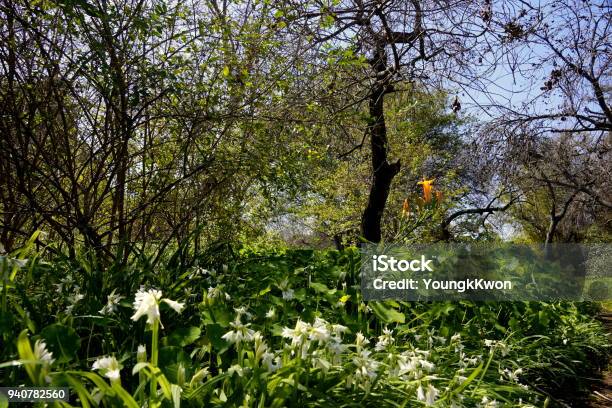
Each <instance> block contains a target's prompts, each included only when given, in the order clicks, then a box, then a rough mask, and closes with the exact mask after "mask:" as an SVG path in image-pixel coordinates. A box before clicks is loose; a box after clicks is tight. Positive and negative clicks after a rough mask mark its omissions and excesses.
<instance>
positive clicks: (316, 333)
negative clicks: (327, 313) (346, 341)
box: [308, 317, 331, 343]
mask: <svg viewBox="0 0 612 408" xmlns="http://www.w3.org/2000/svg"><path fill="white" fill-rule="evenodd" d="M327 326H328V323H327V322H326V321H325V320H323V319H321V318H319V317H317V318H315V321H314V323H313V324H312V325H311V326H310V327H309V330H308V332H309V333H308V338H309V339H310V340H312V341H318V342H319V343H325V342H327V341H328V340H329V339H330V337H331V334H330V332H329V330H328V329H327Z"/></svg>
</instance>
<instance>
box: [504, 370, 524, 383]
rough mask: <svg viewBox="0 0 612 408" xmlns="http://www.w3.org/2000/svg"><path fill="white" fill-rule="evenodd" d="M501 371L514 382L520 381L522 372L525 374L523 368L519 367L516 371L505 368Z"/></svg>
mask: <svg viewBox="0 0 612 408" xmlns="http://www.w3.org/2000/svg"><path fill="white" fill-rule="evenodd" d="M500 373H501V374H502V375H503V376H505V377H506V378H507V379H508V380H510V381H512V382H516V383H518V382H519V376H520V375H521V374H523V369H522V368H518V369H516V370H514V371H512V370H510V369H508V368H505V369H504V370H503V371H501V370H500Z"/></svg>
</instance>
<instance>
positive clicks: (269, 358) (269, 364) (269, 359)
mask: <svg viewBox="0 0 612 408" xmlns="http://www.w3.org/2000/svg"><path fill="white" fill-rule="evenodd" d="M261 363H262V364H263V365H264V366H266V369H267V370H268V371H269V372H271V373H272V372H274V371H276V370H278V369H279V368H281V365H282V364H281V361H280V357H276V356H275V355H274V354H273V353H270V352H265V353H264V354H263V356H262V357H261Z"/></svg>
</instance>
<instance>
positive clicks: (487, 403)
mask: <svg viewBox="0 0 612 408" xmlns="http://www.w3.org/2000/svg"><path fill="white" fill-rule="evenodd" d="M478 406H479V407H481V408H497V407H498V406H499V403H498V402H497V401H495V400H490V399H489V397H487V396H486V395H485V396H484V397H482V400H481V401H480V404H479V405H478Z"/></svg>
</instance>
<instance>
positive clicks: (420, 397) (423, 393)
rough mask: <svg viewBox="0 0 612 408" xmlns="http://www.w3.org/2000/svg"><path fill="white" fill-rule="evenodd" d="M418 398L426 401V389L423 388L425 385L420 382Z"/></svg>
mask: <svg viewBox="0 0 612 408" xmlns="http://www.w3.org/2000/svg"><path fill="white" fill-rule="evenodd" d="M417 400H419V401H421V402H425V391H424V390H423V386H422V385H420V384H419V388H417Z"/></svg>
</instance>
